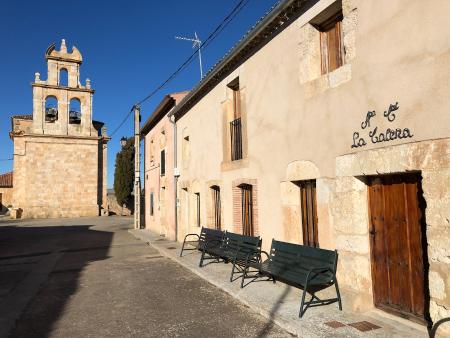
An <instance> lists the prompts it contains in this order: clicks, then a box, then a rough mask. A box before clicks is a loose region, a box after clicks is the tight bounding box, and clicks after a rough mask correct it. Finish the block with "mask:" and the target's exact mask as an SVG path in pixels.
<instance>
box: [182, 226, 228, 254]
mask: <svg viewBox="0 0 450 338" xmlns="http://www.w3.org/2000/svg"><path fill="white" fill-rule="evenodd" d="M223 235H224V232H223V231H221V230H216V229H210V228H205V227H202V230H201V231H200V235H199V234H187V235H186V236H185V237H184V240H183V246H182V247H181V251H180V257H182V256H183V252H184V251H191V250H198V251H202V250H203V249H204V248H205V247H206V243H208V242H210V247H211V248H212V247H215V246H216V245H219V246H220V245H221V244H222V240H223ZM187 245H189V246H190V247H186V246H187Z"/></svg>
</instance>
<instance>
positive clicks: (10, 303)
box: [0, 224, 113, 337]
mask: <svg viewBox="0 0 450 338" xmlns="http://www.w3.org/2000/svg"><path fill="white" fill-rule="evenodd" d="M92 227H93V225H68V226H58V225H53V226H22V225H19V224H17V225H13V226H2V227H0V276H1V278H0V319H1V320H2V326H3V328H2V329H1V330H0V337H7V336H8V332H5V329H6V330H8V331H9V330H10V329H12V331H11V332H10V333H9V336H10V337H47V336H49V335H50V333H51V332H52V328H53V326H54V324H55V323H56V322H57V321H58V319H59V318H60V316H61V315H62V314H63V313H64V308H65V306H66V304H67V302H68V301H70V298H71V297H72V295H74V294H75V293H76V292H77V289H78V286H79V285H78V284H79V278H80V275H81V274H82V273H83V270H84V269H85V267H86V266H88V265H89V264H90V263H91V262H94V261H99V260H104V259H107V258H108V250H109V247H110V246H111V242H112V237H113V233H112V232H107V231H98V230H94V229H92ZM33 290H34V292H33ZM8 321H9V322H11V323H7V322H8ZM14 322H15V325H14ZM4 323H6V324H8V325H6V324H5V325H3V324H4ZM2 331H3V332H2Z"/></svg>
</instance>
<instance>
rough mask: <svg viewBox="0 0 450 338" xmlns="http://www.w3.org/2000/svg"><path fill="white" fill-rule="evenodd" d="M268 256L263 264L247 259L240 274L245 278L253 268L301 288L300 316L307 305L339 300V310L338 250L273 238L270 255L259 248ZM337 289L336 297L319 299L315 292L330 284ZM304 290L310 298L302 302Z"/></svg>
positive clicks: (260, 273)
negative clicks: (247, 262)
mask: <svg viewBox="0 0 450 338" xmlns="http://www.w3.org/2000/svg"><path fill="white" fill-rule="evenodd" d="M262 252H263V253H264V254H265V255H267V256H268V258H267V260H265V261H264V262H262V263H256V264H255V263H253V262H250V263H249V264H247V265H246V268H245V270H244V272H243V275H242V283H241V287H242V286H243V281H244V278H246V275H247V273H248V269H249V268H250V267H253V268H256V269H257V270H258V273H259V275H265V276H268V277H269V278H271V279H273V281H274V282H275V280H280V281H283V282H287V283H288V284H292V285H294V286H297V287H298V286H299V287H301V288H303V294H302V300H301V303H300V312H299V316H300V318H301V317H302V316H303V314H304V313H305V311H306V310H307V308H308V307H310V306H311V307H314V306H320V305H327V304H331V303H335V302H338V304H339V310H341V311H342V302H341V295H340V293H339V286H338V282H337V279H336V267H337V259H338V254H337V251H336V250H335V251H332V250H325V249H319V248H314V247H309V246H304V245H297V244H292V243H286V242H280V241H276V240H272V247H271V249H270V254H268V253H266V252H264V251H262ZM333 284H334V286H335V288H336V295H337V297H336V298H330V299H323V300H322V299H319V298H318V297H317V296H316V295H315V293H316V292H317V291H318V290H321V289H324V288H326V287H329V286H332V285H333ZM306 293H310V294H311V300H310V301H309V302H305V296H306Z"/></svg>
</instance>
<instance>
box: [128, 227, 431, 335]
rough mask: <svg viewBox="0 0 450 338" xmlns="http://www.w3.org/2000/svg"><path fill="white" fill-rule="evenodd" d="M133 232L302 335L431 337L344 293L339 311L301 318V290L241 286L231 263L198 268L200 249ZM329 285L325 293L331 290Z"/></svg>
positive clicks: (330, 308)
mask: <svg viewBox="0 0 450 338" xmlns="http://www.w3.org/2000/svg"><path fill="white" fill-rule="evenodd" d="M130 232H131V233H132V234H133V235H134V236H136V238H139V239H141V240H142V241H144V242H147V243H149V244H150V245H151V246H153V247H154V248H156V249H157V250H158V251H159V252H160V253H161V254H162V255H164V256H166V257H169V258H171V259H172V260H174V261H176V262H178V263H179V264H181V265H183V266H184V267H186V268H187V269H189V270H190V271H192V272H194V273H196V274H198V275H199V276H201V277H202V278H204V279H206V280H207V281H209V282H210V283H211V284H213V285H215V286H217V287H219V288H221V289H222V290H224V291H226V292H227V293H229V294H230V295H232V296H233V297H235V298H236V299H238V300H239V301H240V302H242V303H243V304H245V305H247V306H248V307H250V308H251V309H253V310H254V311H255V312H258V313H260V314H261V315H262V316H264V317H266V318H267V319H269V320H270V321H273V322H274V323H276V324H278V325H279V326H280V327H282V328H284V329H286V330H287V331H288V332H290V333H292V334H294V335H298V336H299V337H428V334H427V331H426V329H425V327H422V326H419V325H417V324H414V323H408V322H406V321H404V320H402V321H398V320H394V319H393V318H392V317H391V316H387V315H386V316H385V315H383V313H381V312H380V311H378V310H374V311H370V312H367V313H354V312H351V311H349V310H348V309H346V306H345V294H344V295H343V307H344V311H339V309H338V306H337V304H336V303H334V304H331V305H327V306H321V307H314V308H309V309H308V310H307V311H306V313H305V314H304V316H303V318H301V319H300V318H299V317H298V311H299V306H300V296H301V291H302V290H300V289H297V288H294V287H290V286H288V285H286V284H283V283H281V282H277V283H276V284H273V283H272V282H270V281H265V280H264V279H262V280H260V281H257V282H252V283H250V284H248V285H247V286H245V287H244V288H243V289H241V288H240V279H239V280H235V281H234V282H232V283H230V281H229V278H230V272H231V265H230V264H224V263H211V264H208V265H206V266H205V267H203V268H199V267H198V263H199V258H200V254H199V253H198V252H197V251H186V252H185V253H183V257H182V258H180V257H179V254H180V249H181V245H180V244H179V243H177V242H173V241H168V240H165V239H164V238H163V237H159V236H157V235H155V234H153V233H151V232H149V231H148V230H134V229H133V230H130ZM330 289H331V288H329V289H328V290H326V291H325V293H328V292H329V290H330ZM331 291H333V290H331ZM331 296H332V295H331ZM319 297H320V295H319ZM361 322H368V323H370V324H374V325H375V326H377V327H379V328H376V329H373V330H369V331H360V330H358V329H357V328H356V327H359V328H363V327H364V326H365V327H367V326H368V325H367V323H362V324H361ZM327 323H328V324H327ZM355 323H359V324H355ZM350 324H355V325H353V326H352V325H350ZM365 324H366V325H365ZM369 326H370V325H369Z"/></svg>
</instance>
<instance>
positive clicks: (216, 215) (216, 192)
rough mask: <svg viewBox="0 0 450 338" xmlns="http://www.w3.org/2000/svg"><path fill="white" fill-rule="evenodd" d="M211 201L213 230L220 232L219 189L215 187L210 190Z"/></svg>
mask: <svg viewBox="0 0 450 338" xmlns="http://www.w3.org/2000/svg"><path fill="white" fill-rule="evenodd" d="M211 190H212V199H213V213H214V228H215V229H217V230H221V227H222V224H221V201H220V188H219V187H217V186H215V187H212V188H211Z"/></svg>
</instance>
